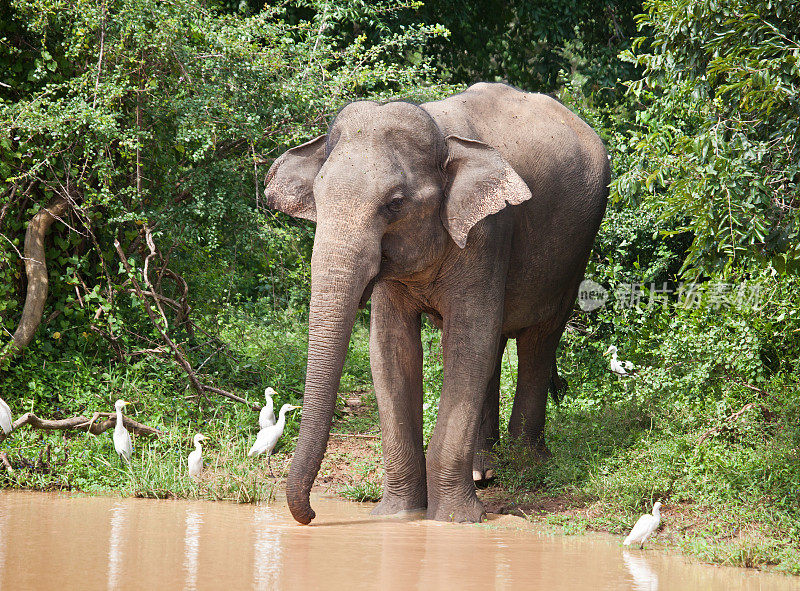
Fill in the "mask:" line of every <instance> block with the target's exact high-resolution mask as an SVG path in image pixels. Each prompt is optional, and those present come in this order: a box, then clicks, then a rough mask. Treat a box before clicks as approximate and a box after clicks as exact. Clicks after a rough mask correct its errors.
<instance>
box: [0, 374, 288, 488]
mask: <svg viewBox="0 0 800 591" xmlns="http://www.w3.org/2000/svg"><path fill="white" fill-rule="evenodd" d="M275 394H277V392H275V390H274V389H272V388H267V389H266V390H265V391H264V396H265V397H266V404H265V405H264V406H263V407H262V408H261V412H260V413H259V415H258V427H259V431H258V436H257V437H256V441H255V443H254V444H253V447H252V448H250V451H249V452H248V453H247V455H248V456H249V457H251V458H252V457H256V456H260V455H261V454H264V453H266V454H267V465H268V466H269V471H270V474H272V475H273V476H274V475H275V474H274V473H273V472H272V465H271V464H270V462H269V455H270V454H271V453H272V450H273V449H275V445H276V444H277V443H278V440H279V439H280V438H281V436H282V435H283V430H284V428H285V427H286V413H287V412H289V411H290V410H294V409H297V408H300V407H299V406H294V405H291V404H284V405H283V406H282V407H281V410H280V413H278V414H279V416H278V420H277V421H276V420H275V412H274V411H273V407H274V403H273V401H272V397H273V396H274V395H275ZM128 404H130V402H128V401H127V400H121V399H120V400H117V401H116V402H115V403H114V409H115V411H116V415H117V420H116V425H114V450H115V451H116V452H117V454H118V455H119V457H120V458H121V459H122V460H124V461H125V462H126V463H130V461H131V458H132V457H133V443H132V442H131V434H130V433H128V429H126V428H125V415H124V414H123V413H122V409H123V408H125V406H126V405H128ZM0 429H2V430H3V433H4V434H5V435H8V434H10V433H11V430H12V429H13V415H12V414H11V408H9V406H8V404H6V401H5V400H3V399H2V398H0ZM207 440H208V437H206V436H205V435H203V434H202V433H198V434H197V435H195V436H194V438H193V440H192V442H193V443H194V451H192V452H191V453H190V454H189V457H188V459H187V462H188V472H189V476H190V477H191V478H193V479H195V478H198V477H199V476H200V474H202V472H203V446H202V445H200V444H201V442H203V441H207Z"/></svg>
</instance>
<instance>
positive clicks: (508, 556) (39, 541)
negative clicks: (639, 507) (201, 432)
mask: <svg viewBox="0 0 800 591" xmlns="http://www.w3.org/2000/svg"><path fill="white" fill-rule="evenodd" d="M313 505H314V508H315V509H316V511H317V519H316V520H315V521H314V522H313V525H312V526H310V527H303V526H299V525H297V524H296V523H295V522H294V521H292V519H291V517H290V516H289V513H288V510H287V509H286V507H285V505H283V504H282V503H280V502H276V503H275V504H273V505H255V506H254V505H234V504H229V503H210V502H200V501H198V502H195V501H153V500H144V499H120V498H108V497H91V496H69V495H63V494H47V493H27V492H11V491H6V492H2V491H0V589H2V590H3V591H6V590H14V591H23V590H27V589H32V590H33V589H35V590H50V589H53V590H60V589H137V590H139V589H159V590H161V589H163V590H169V589H222V590H223V591H233V590H238V589H291V590H300V589H346V590H348V591H356V590H361V589H387V590H394V589H397V590H401V589H402V590H408V589H425V590H429V589H430V590H436V589H447V590H451V589H487V590H488V589H570V590H576V589H591V590H593V591H596V590H601V589H614V590H616V589H646V590H656V589H658V590H661V591H667V590H671V589H676V590H677V589H680V590H688V589H703V590H714V589H721V590H722V589H724V590H727V591H730V590H740V589H742V590H743V589H760V590H766V589H798V588H800V586H799V585H798V579H793V578H790V577H785V576H782V575H775V574H763V573H757V572H753V571H747V570H745V569H735V568H721V567H714V566H708V565H702V564H698V563H696V562H693V561H691V560H689V559H686V558H683V557H679V556H671V555H667V554H664V553H663V552H659V551H657V550H652V549H650V550H645V551H644V552H642V551H639V550H638V549H637V550H623V549H622V547H621V546H620V540H619V539H617V538H614V537H611V536H575V537H567V536H549V535H545V534H542V533H540V532H537V531H536V530H535V529H534V528H532V527H530V526H529V525H528V524H527V522H525V521H524V520H522V519H521V518H518V517H512V516H491V517H490V519H489V521H488V522H487V523H485V524H481V525H454V524H443V523H436V522H430V521H425V520H422V519H418V518H406V519H375V518H371V517H370V516H369V511H370V509H371V505H366V504H357V503H350V502H347V501H342V500H337V499H331V498H319V497H318V498H316V499H315V500H314V501H313Z"/></svg>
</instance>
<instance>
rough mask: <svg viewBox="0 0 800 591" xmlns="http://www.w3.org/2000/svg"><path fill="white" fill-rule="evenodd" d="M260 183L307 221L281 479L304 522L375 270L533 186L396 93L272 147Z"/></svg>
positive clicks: (424, 253)
mask: <svg viewBox="0 0 800 591" xmlns="http://www.w3.org/2000/svg"><path fill="white" fill-rule="evenodd" d="M265 184H266V189H265V196H266V200H267V205H268V206H269V207H270V208H272V209H277V210H280V211H283V212H285V213H287V214H289V215H292V216H296V217H301V218H305V219H308V220H312V221H315V222H316V224H317V228H316V234H315V238H314V249H313V254H312V257H311V303H310V315H309V336H308V367H307V373H306V385H305V396H304V399H303V415H302V420H301V424H300V436H299V441H298V444H297V449H296V451H295V454H294V458H293V460H292V465H291V469H290V471H289V477H288V481H287V486H286V494H287V499H288V503H289V508H290V510H291V512H292V515H293V516H294V518H295V519H296V520H297V521H299V522H300V523H303V524H307V523H309V522H310V521H311V520H312V519H313V518H314V515H315V514H314V511H313V510H312V509H311V506H310V504H309V492H310V490H311V487H312V485H313V483H314V479H315V478H316V475H317V472H318V471H319V467H320V463H321V461H322V457H323V454H324V452H325V448H326V446H327V441H328V437H329V433H330V427H331V421H332V418H333V409H334V404H335V401H336V394H337V390H338V387H339V380H340V378H341V372H342V367H343V364H344V359H345V354H346V352H347V345H348V342H349V340H350V334H351V331H352V328H353V324H354V322H355V317H356V313H357V311H358V308H359V305H362V306H363V305H364V304H365V303H366V301H367V300H368V299H369V296H370V293H371V290H372V285H373V284H374V282H375V281H376V280H377V279H379V278H394V279H402V278H403V277H408V276H412V275H414V274H416V273H420V272H423V271H424V270H426V269H428V268H431V267H432V266H433V265H434V264H435V263H436V261H437V260H440V259H441V258H442V257H443V253H445V252H446V251H447V249H458V248H462V249H463V248H465V247H466V246H467V236H468V234H469V231H470V229H471V228H472V227H473V226H474V225H475V224H476V223H477V222H478V221H480V220H481V219H483V218H484V217H486V216H488V215H490V214H493V213H496V212H498V211H500V210H501V209H502V208H503V207H505V206H506V204H507V203H510V204H518V203H521V202H522V201H525V200H526V199H529V198H530V196H531V193H530V191H529V189H528V187H527V186H526V184H525V182H524V181H523V180H522V179H521V178H520V177H519V176H518V175H517V173H516V172H514V170H513V169H512V168H511V166H510V165H509V164H508V163H507V162H506V161H505V160H504V159H503V158H502V156H501V155H500V154H499V153H498V152H497V151H496V150H495V149H493V148H491V147H490V146H488V145H486V144H484V143H481V142H478V141H474V140H470V139H466V138H463V137H458V136H454V135H450V136H447V137H445V135H444V134H443V133H442V132H441V131H440V129H439V127H438V126H437V124H436V122H435V121H434V120H433V119H432V118H431V116H430V115H429V114H428V113H427V112H426V111H425V110H424V109H423V108H421V107H419V106H416V105H413V104H410V103H404V102H392V103H387V104H382V105H381V104H377V103H374V102H367V101H363V102H355V103H351V104H349V105H348V106H346V107H345V108H343V109H342V110H341V111H340V112H339V114H338V115H337V117H336V119H335V120H334V122H333V124H332V125H331V127H330V130H329V133H328V135H323V136H320V137H318V138H316V139H314V140H312V141H310V142H307V143H305V144H303V145H301V146H298V147H296V148H293V149H291V150H289V151H287V152H285V153H284V154H283V155H282V156H280V157H279V158H278V159H277V160H276V161H275V162H274V163H273V165H272V167H271V168H270V170H269V173H268V175H267V178H266V182H265Z"/></svg>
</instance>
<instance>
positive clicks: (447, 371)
mask: <svg viewBox="0 0 800 591" xmlns="http://www.w3.org/2000/svg"><path fill="white" fill-rule="evenodd" d="M609 177H610V172H609V161H608V156H607V153H606V150H605V148H604V147H603V143H602V141H601V140H600V138H599V137H598V136H597V134H596V133H595V132H594V131H593V130H592V129H591V128H590V127H589V126H588V125H587V124H586V123H584V122H583V121H582V120H581V119H580V118H578V117H577V116H576V115H574V114H573V113H572V112H570V111H569V110H568V109H567V108H565V107H564V106H563V105H561V104H560V103H559V102H557V101H556V100H554V99H552V98H549V97H548V96H545V95H541V94H530V93H525V92H522V91H519V90H516V89H514V88H512V87H510V86H507V85H505V84H487V83H480V84H475V85H474V86H471V87H469V88H468V89H467V90H466V91H464V92H462V93H460V94H457V95H454V96H451V97H449V98H447V99H444V100H440V101H435V102H429V103H424V104H421V105H416V104H411V103H408V102H400V101H397V102H388V103H384V104H379V103H376V102H371V101H359V102H354V103H351V104H348V105H347V106H345V107H344V108H343V109H341V111H340V112H339V113H338V115H337V116H336V118H335V120H334V121H333V123H332V124H331V126H330V128H329V132H328V134H327V135H323V136H320V137H318V138H316V139H314V140H312V141H310V142H308V143H305V144H303V145H301V146H298V147H296V148H292V149H291V150H288V151H287V152H285V153H284V154H283V155H281V156H280V157H279V158H278V159H277V160H276V161H275V162H274V163H273V165H272V167H271V168H270V170H269V173H268V175H267V178H266V181H265V185H266V188H265V196H266V199H267V204H268V206H269V207H271V208H273V209H277V210H280V211H283V212H285V213H287V214H290V215H293V216H296V217H301V218H305V219H309V220H312V221H315V222H316V224H317V228H316V235H315V238H314V249H313V254H312V257H311V303H310V317H309V337H308V368H307V374H306V386H305V396H304V399H303V414H302V420H301V424H300V436H299V440H298V443H297V449H296V451H295V453H294V458H293V460H292V464H291V469H290V471H289V477H288V480H287V484H286V495H287V498H288V502H289V508H290V510H291V512H292V515H293V516H294V518H295V519H296V520H297V521H299V522H300V523H304V524H307V523H309V522H310V521H311V520H312V519H313V518H314V516H315V514H314V511H313V510H312V508H311V505H310V504H309V492H310V490H311V487H312V485H313V483H314V479H315V478H316V475H317V472H318V471H319V468H320V463H321V461H322V457H323V454H324V452H325V449H326V446H327V442H328V437H329V432H330V427H331V420H332V417H333V410H334V404H335V401H336V394H337V390H338V387H339V380H340V377H341V372H342V366H343V363H344V358H345V353H346V351H347V345H348V342H349V339H350V334H351V331H352V328H353V324H354V321H355V317H356V313H357V310H358V308H359V306H360V305H361V306H363V305H365V304H366V302H367V300H368V299H369V298H370V297H371V298H372V311H371V319H370V362H371V366H372V375H373V380H374V385H375V391H376V395H377V399H378V410H379V413H380V421H381V430H382V437H383V439H382V443H383V456H384V463H385V469H386V477H385V481H384V492H383V499H382V500H381V502H380V504H379V505H378V506H377V507H376V509H375V511H374V512H375V513H376V514H383V515H386V514H393V513H398V512H401V511H404V510H413V509H427V516H428V517H429V518H431V519H438V520H446V521H480V520H481V519H482V518H483V516H484V515H485V513H484V509H483V506H482V504H481V503H480V501H479V500H478V498H477V496H476V493H475V486H474V483H473V471H475V472H476V474H475V476H474V477H475V478H480V477H483V476H484V475H485V474H484V473H483V471H484V470H485V469H486V464H485V459H484V458H485V453H483V452H485V451H486V450H487V449H488V447H489V446H490V445H491V442H492V440H493V439H496V437H497V420H496V415H497V406H498V400H497V397H498V382H499V372H500V363H499V359H500V356H501V355H502V351H503V348H504V346H505V343H506V340H507V339H509V338H516V339H517V343H518V344H517V347H518V354H519V369H518V383H517V392H516V396H515V400H514V405H513V410H512V415H511V420H510V424H509V431H510V432H511V434H512V435H513V436H515V437H517V438H521V439H522V441H523V442H525V443H526V444H528V445H530V446H531V447H533V448H535V449H537V450H539V451H540V452H542V453H544V454H546V453H547V448H546V447H545V444H544V438H543V429H544V422H545V407H546V402H547V390H548V386H549V385H550V384H551V377H552V379H553V380H555V379H557V376H556V375H553V372H552V369H553V368H554V365H555V354H556V347H557V345H558V342H559V339H560V338H561V334H562V332H563V330H564V325H565V323H566V321H567V319H568V317H569V315H570V313H571V310H572V307H573V304H574V302H575V298H576V295H577V292H578V286H579V284H580V282H581V280H582V278H583V273H584V270H585V267H586V263H587V260H588V257H589V252H590V250H591V247H592V243H593V240H594V237H595V234H596V232H597V229H598V227H599V225H600V222H601V219H602V217H603V214H604V212H605V208H606V201H607V198H608V184H609ZM423 313H426V314H428V315H430V316H431V317H432V318H433V319H434V321H435V322H436V323H437V324H438V325H439V326H440V327H441V328H442V331H443V333H442V348H443V360H444V370H443V371H444V373H443V376H444V377H443V384H442V395H441V401H440V405H439V415H438V421H437V424H436V427H435V429H434V432H433V435H432V438H431V440H430V443H429V446H428V451H427V457H426V455H425V453H424V452H423V440H422V395H423V392H422V345H421V341H420V323H421V315H422V314H423ZM482 417H483V419H482ZM481 423H482V424H483V426H482V427H481ZM476 452H477V453H476Z"/></svg>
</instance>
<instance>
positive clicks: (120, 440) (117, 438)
mask: <svg viewBox="0 0 800 591" xmlns="http://www.w3.org/2000/svg"><path fill="white" fill-rule="evenodd" d="M127 404H130V402H127V401H125V400H122V399H120V400H117V401H116V402H115V403H114V408H115V409H116V410H117V424H116V425H115V426H114V449H115V450H116V451H117V453H118V454H119V457H121V458H122V459H123V460H125V461H126V462H130V461H131V456H132V455H133V444H132V443H131V435H130V433H128V430H127V429H126V428H125V419H124V417H123V416H122V409H123V408H124V407H125V405H127Z"/></svg>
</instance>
